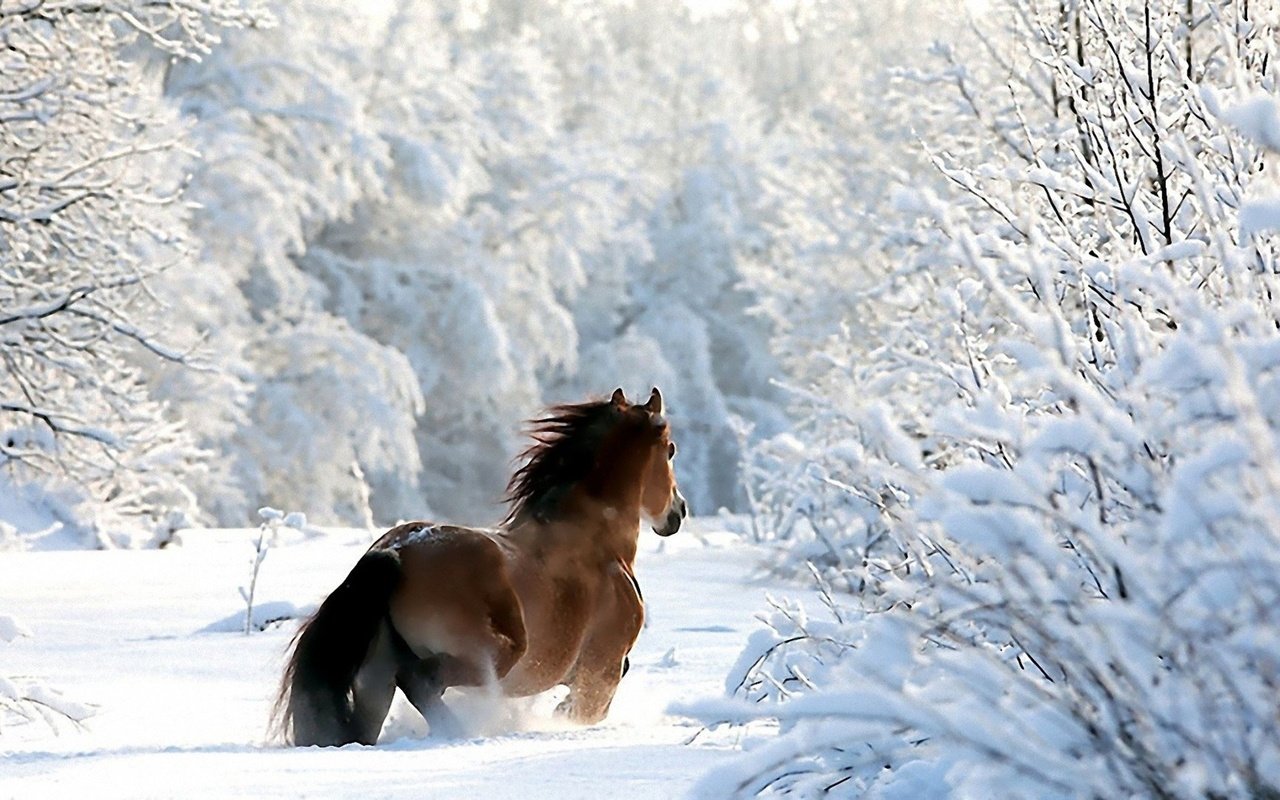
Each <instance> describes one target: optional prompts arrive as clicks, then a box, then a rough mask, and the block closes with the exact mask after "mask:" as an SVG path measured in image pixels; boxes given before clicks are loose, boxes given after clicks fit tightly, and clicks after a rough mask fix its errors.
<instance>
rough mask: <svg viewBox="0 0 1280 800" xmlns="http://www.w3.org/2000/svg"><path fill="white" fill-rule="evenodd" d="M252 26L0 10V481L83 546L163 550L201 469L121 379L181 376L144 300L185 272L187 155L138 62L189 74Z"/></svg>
mask: <svg viewBox="0 0 1280 800" xmlns="http://www.w3.org/2000/svg"><path fill="white" fill-rule="evenodd" d="M258 19H259V16H258V15H257V14H256V13H254V12H251V11H248V10H246V9H245V7H244V5H243V4H242V3H239V2H229V1H224V0H208V1H207V2H206V1H203V0H202V1H201V2H192V3H183V4H161V3H148V2H120V3H111V4H106V5H103V4H97V3H70V4H67V3H45V2H38V1H37V2H25V1H23V0H5V2H3V3H0V41H3V42H4V43H5V46H4V49H3V51H2V52H0V359H2V360H3V363H2V364H0V375H3V376H4V380H3V381H0V464H3V467H4V469H5V470H6V471H7V472H8V473H9V478H10V481H11V482H12V483H13V485H19V484H23V483H28V482H36V483H40V484H41V485H43V486H45V487H46V489H48V490H50V491H53V490H55V489H56V490H58V491H60V492H61V493H62V494H63V495H64V499H65V498H66V497H69V498H70V506H68V507H70V508H74V509H76V510H75V512H74V514H75V516H76V519H74V520H73V519H68V520H66V522H67V523H70V524H74V525H75V526H77V527H79V528H80V529H82V530H84V531H85V532H86V533H87V535H88V537H89V540H90V541H93V542H96V543H99V544H107V543H111V542H113V541H116V540H117V539H118V537H120V536H125V537H127V534H126V533H125V531H126V529H128V528H133V529H134V530H137V529H139V528H141V529H143V530H148V529H149V530H151V531H154V532H155V533H156V534H157V535H163V529H164V528H166V527H171V525H172V523H173V522H174V521H175V520H174V519H172V518H171V517H170V514H171V512H177V513H178V514H180V515H182V514H187V513H191V512H193V511H194V510H195V503H194V498H193V497H192V496H191V494H190V492H189V491H188V489H187V487H186V485H185V482H186V481H187V480H188V479H189V478H190V477H191V476H192V475H194V474H196V473H197V472H198V470H199V469H200V466H199V461H200V453H199V450H198V449H197V447H196V446H195V445H194V443H193V441H192V439H191V437H190V436H188V435H187V434H186V433H185V432H184V430H183V428H182V426H181V425H180V424H178V423H175V422H171V421H166V419H165V414H164V409H163V407H162V406H161V405H160V404H159V403H158V402H157V401H156V400H155V399H153V398H152V396H151V395H150V393H149V392H148V391H147V388H146V386H145V384H144V382H143V380H142V376H141V373H140V371H139V368H138V366H137V364H138V362H139V361H142V360H146V359H161V360H166V361H170V362H182V361H185V360H186V358H187V354H186V353H185V352H184V351H182V350H180V349H177V348H175V347H173V346H170V345H169V344H167V343H166V342H165V339H164V337H163V335H162V334H163V332H164V327H165V318H166V317H167V316H168V315H169V314H171V313H173V312H172V311H171V310H170V309H164V308H162V307H160V306H159V305H158V304H157V303H156V301H155V297H154V296H153V294H152V289H151V282H152V281H153V280H154V279H155V277H156V276H157V275H158V274H159V273H161V272H163V271H164V270H166V269H180V268H183V267H185V266H186V265H188V264H189V263H190V262H189V257H190V248H189V240H188V237H187V233H186V231H187V217H186V209H185V207H184V206H183V204H182V203H181V195H182V189H183V180H184V174H185V170H186V168H187V161H188V158H189V154H188V152H187V150H186V147H185V143H184V129H183V127H182V125H181V124H180V123H179V121H178V119H177V118H176V116H175V115H174V114H173V113H172V110H171V109H169V108H168V107H167V105H166V104H165V103H164V102H163V101H162V100H161V98H160V94H159V91H158V87H156V85H155V81H154V80H153V79H152V78H151V74H152V73H151V71H150V70H149V69H148V64H149V61H150V59H149V58H148V56H147V52H149V51H150V52H154V51H155V50H158V51H160V52H161V53H162V54H164V56H165V57H166V58H174V59H180V58H186V57H191V56H195V55H197V54H199V53H203V52H207V51H208V50H209V48H210V47H211V46H212V45H213V44H214V43H215V42H216V38H215V33H214V32H215V31H216V30H217V28H218V27H219V26H224V25H247V24H253V23H254V22H255V21H257V20H258ZM58 487H61V488H60V489H59V488H58ZM126 520H128V521H127V522H126Z"/></svg>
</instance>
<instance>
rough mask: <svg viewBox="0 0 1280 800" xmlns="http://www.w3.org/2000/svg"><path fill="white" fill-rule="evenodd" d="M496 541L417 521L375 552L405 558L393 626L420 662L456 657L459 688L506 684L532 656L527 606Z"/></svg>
mask: <svg viewBox="0 0 1280 800" xmlns="http://www.w3.org/2000/svg"><path fill="white" fill-rule="evenodd" d="M490 534H491V532H490V531H486V530H482V529H477V528H464V527H459V526H454V525H436V524H432V523H427V522H412V523H407V524H404V525H400V526H397V527H395V528H392V529H391V530H390V531H388V532H387V533H386V534H384V535H383V537H382V538H381V539H379V540H378V542H377V543H376V544H375V545H374V548H373V549H375V550H392V551H395V552H396V553H397V554H398V556H399V559H400V564H401V571H402V579H401V583H400V586H399V588H398V589H397V590H396V592H395V593H394V594H393V595H392V597H391V602H390V616H391V622H392V625H393V626H394V627H395V629H396V631H397V632H398V633H399V635H400V636H401V637H402V638H403V639H404V640H405V642H406V643H407V644H408V645H409V647H410V648H411V649H412V650H413V651H414V652H415V653H416V654H417V655H418V656H419V657H420V658H424V659H425V658H433V657H434V658H438V657H442V656H447V657H449V658H447V659H446V663H448V664H451V665H452V667H451V669H450V671H451V675H450V679H449V683H450V684H452V685H468V684H480V683H486V682H488V681H490V680H496V679H498V678H501V677H502V676H504V675H506V673H507V672H509V671H510V669H511V667H512V665H514V664H515V662H516V661H517V660H518V659H519V657H520V656H521V655H522V654H523V653H524V650H525V630H524V617H523V613H522V610H521V607H520V600H519V598H518V596H517V595H516V593H515V590H514V589H513V587H512V585H511V578H510V575H509V574H508V571H507V565H506V559H505V557H504V555H503V552H502V548H501V547H500V546H499V545H498V543H497V542H496V541H495V540H494V539H493V538H492V536H491V535H490Z"/></svg>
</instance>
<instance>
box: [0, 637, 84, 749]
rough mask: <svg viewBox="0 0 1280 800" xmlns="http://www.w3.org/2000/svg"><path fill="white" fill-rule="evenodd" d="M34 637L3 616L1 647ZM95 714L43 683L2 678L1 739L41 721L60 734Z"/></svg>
mask: <svg viewBox="0 0 1280 800" xmlns="http://www.w3.org/2000/svg"><path fill="white" fill-rule="evenodd" d="M30 636H31V631H30V630H28V629H27V627H26V626H25V625H23V624H22V623H21V622H20V621H18V620H16V619H14V618H13V617H10V616H7V615H5V614H0V643H4V644H8V643H9V642H12V641H14V640H15V639H18V638H28V637H30ZM94 712H95V709H94V708H93V707H92V706H89V705H85V704H84V703H78V702H76V701H74V700H69V699H67V698H66V697H64V696H63V695H62V693H61V692H59V691H57V690H56V689H51V688H50V687H48V686H46V685H45V684H43V683H41V682H40V681H37V680H33V679H29V678H19V677H11V678H6V677H4V676H2V675H0V736H3V735H4V733H5V731H6V730H7V729H12V728H14V727H16V726H18V725H25V724H28V723H31V722H35V721H37V720H39V721H41V722H43V723H45V724H46V725H48V726H49V728H51V729H52V730H53V731H54V732H55V733H56V732H57V731H58V730H59V728H60V727H61V726H62V724H63V723H70V724H72V725H79V724H80V723H82V722H84V721H85V720H86V719H88V718H89V717H91V716H93V714H94Z"/></svg>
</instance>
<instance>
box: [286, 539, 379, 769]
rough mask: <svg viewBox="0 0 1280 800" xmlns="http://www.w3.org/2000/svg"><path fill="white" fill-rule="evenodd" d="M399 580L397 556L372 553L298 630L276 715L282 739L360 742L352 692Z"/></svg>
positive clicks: (303, 742) (310, 742)
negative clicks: (356, 730)
mask: <svg viewBox="0 0 1280 800" xmlns="http://www.w3.org/2000/svg"><path fill="white" fill-rule="evenodd" d="M400 579H401V570H400V557H399V555H398V554H397V553H396V552H395V551H394V550H371V551H369V552H368V553H365V554H364V556H363V557H361V559H360V560H359V561H357V562H356V565H355V566H354V567H353V568H352V569H351V573H350V574H349V575H347V578H346V580H344V581H343V582H342V585H340V586H339V587H338V588H337V589H334V590H333V593H332V594H330V595H329V596H328V597H327V598H325V601H324V602H323V603H321V604H320V608H319V609H317V610H316V613H315V614H312V615H311V618H310V619H309V620H307V621H306V622H305V623H304V624H303V625H302V627H301V628H299V629H298V633H297V634H296V635H295V636H294V637H293V652H292V654H291V655H290V656H289V663H288V665H287V666H286V667H285V670H284V677H283V678H282V679H281V681H280V691H279V694H277V696H276V701H275V705H274V707H273V709H272V727H273V729H274V731H275V732H276V734H277V735H278V736H279V737H280V738H282V739H284V740H285V741H289V742H292V743H293V744H296V745H299V746H306V745H321V746H328V745H342V744H347V743H349V742H353V741H356V740H357V735H356V733H355V720H354V715H355V709H354V707H353V701H352V694H351V693H352V687H353V684H354V682H355V679H356V673H357V672H358V671H359V670H360V666H361V664H363V663H364V661H365V658H366V656H367V655H368V653H369V648H370V645H371V644H372V643H373V639H374V636H375V635H376V634H377V632H378V627H379V626H380V625H381V624H382V622H383V620H384V619H386V617H387V610H388V606H389V603H390V600H391V595H392V594H393V593H394V592H395V590H396V588H397V587H398V586H399V585H400Z"/></svg>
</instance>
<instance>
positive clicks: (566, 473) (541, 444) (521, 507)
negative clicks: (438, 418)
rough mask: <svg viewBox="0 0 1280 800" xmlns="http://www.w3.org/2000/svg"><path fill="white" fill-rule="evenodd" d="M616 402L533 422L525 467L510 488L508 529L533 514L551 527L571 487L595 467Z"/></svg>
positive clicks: (579, 406) (575, 406)
mask: <svg viewBox="0 0 1280 800" xmlns="http://www.w3.org/2000/svg"><path fill="white" fill-rule="evenodd" d="M612 411H613V403H611V402H609V401H608V400H601V401H593V402H586V403H565V404H563V405H558V406H552V407H551V408H549V409H547V411H546V413H545V414H544V415H543V416H541V417H539V418H537V419H535V420H532V421H530V423H529V435H530V436H532V437H533V444H531V445H529V447H528V448H526V449H525V451H524V452H523V453H521V454H520V459H521V460H523V461H524V465H523V466H522V467H520V469H518V470H516V471H515V474H514V475H512V476H511V481H510V482H509V483H508V484H507V495H506V500H507V503H508V504H509V506H510V508H509V510H508V512H507V518H506V520H505V523H504V524H508V525H509V524H511V523H513V522H516V521H518V520H520V519H522V518H524V517H526V516H529V515H532V516H533V518H534V519H537V520H538V521H540V522H546V521H547V520H548V519H549V518H550V516H551V515H552V514H553V513H554V512H555V508H556V506H557V505H559V502H560V499H561V498H562V497H563V496H564V493H565V491H566V490H567V489H568V488H569V486H571V485H572V484H574V483H576V482H577V481H580V480H582V479H583V478H585V477H587V475H588V474H589V473H590V472H591V469H592V467H594V466H595V459H596V451H597V450H599V448H600V444H601V442H602V440H603V438H604V435H605V433H607V432H608V430H609V429H610V427H611V426H610V425H607V424H605V423H606V422H608V421H610V420H611V419H612Z"/></svg>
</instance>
